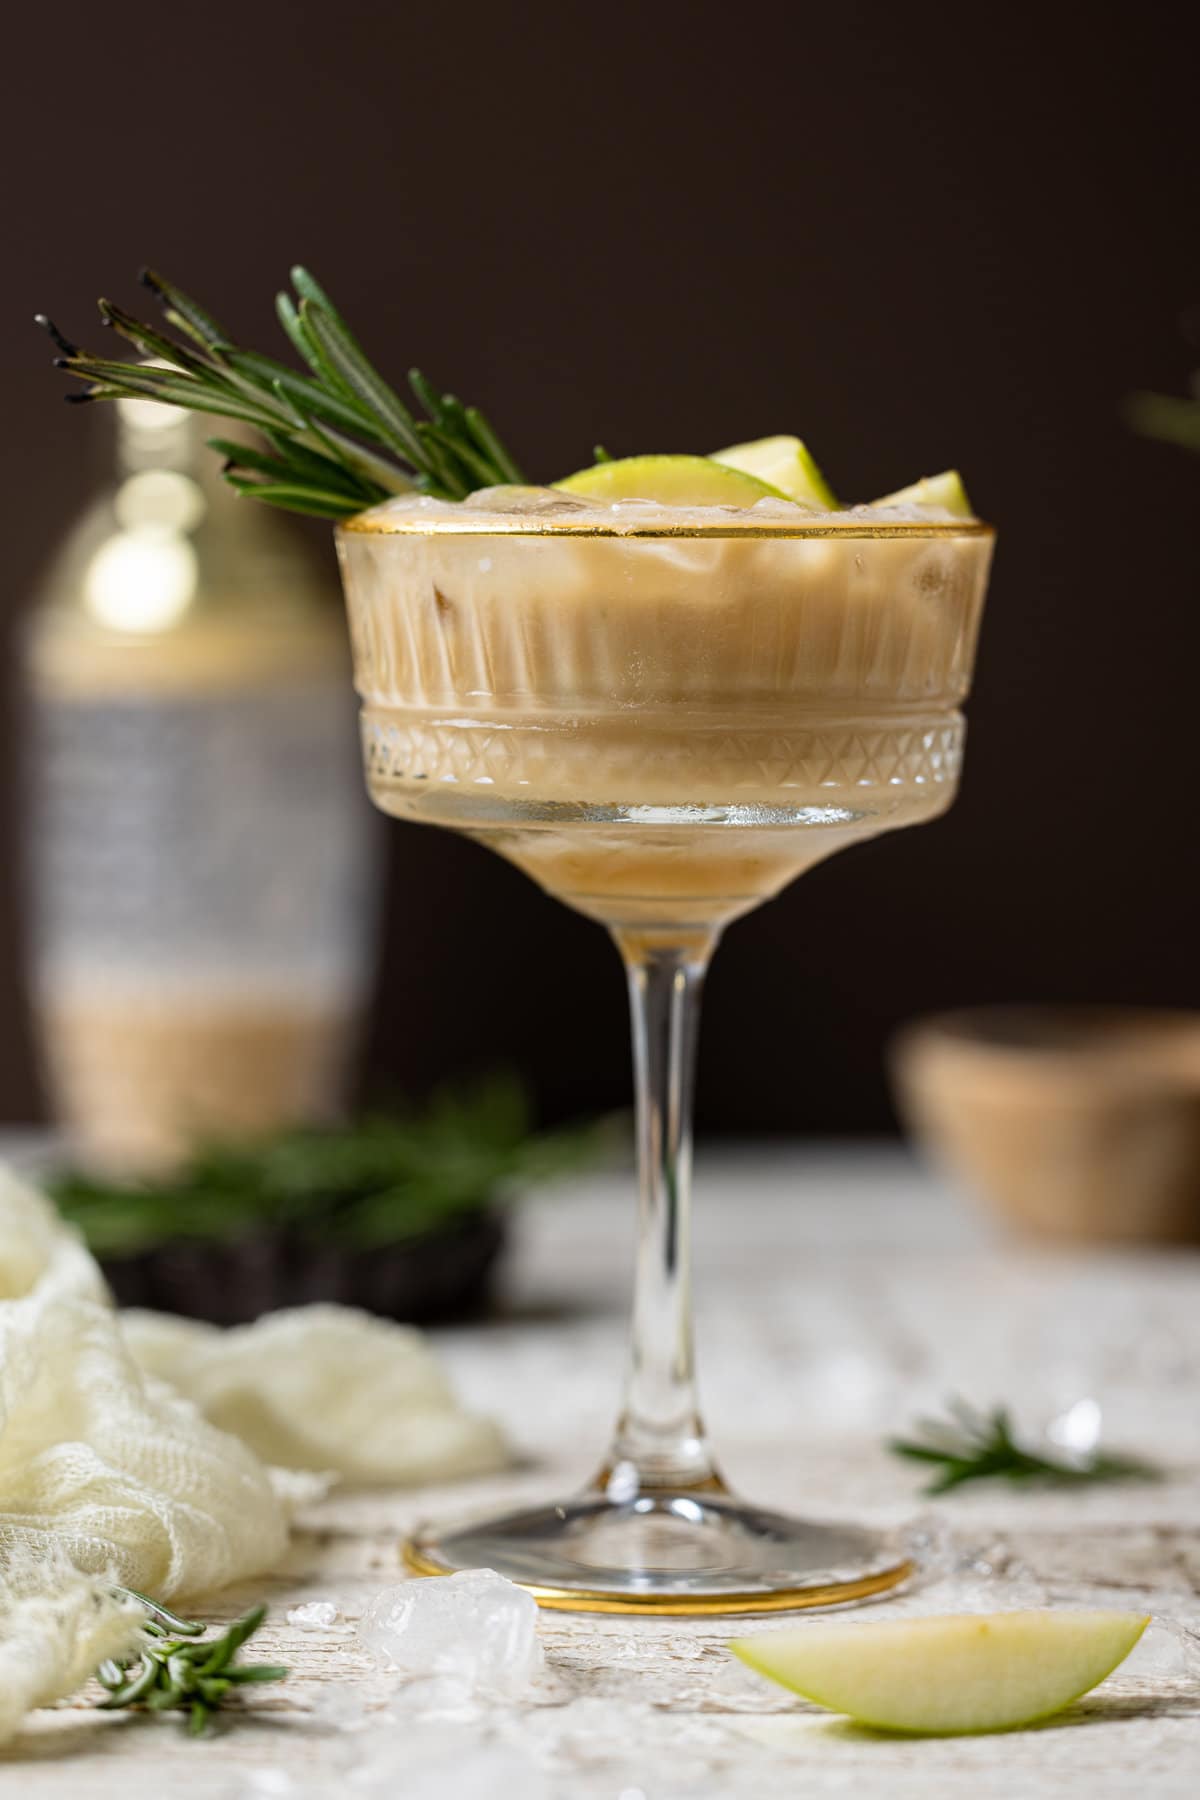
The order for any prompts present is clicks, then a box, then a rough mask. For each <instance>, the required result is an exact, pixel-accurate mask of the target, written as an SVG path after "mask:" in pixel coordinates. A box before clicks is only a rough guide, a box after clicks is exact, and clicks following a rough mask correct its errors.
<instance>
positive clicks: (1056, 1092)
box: [892, 1006, 1200, 1243]
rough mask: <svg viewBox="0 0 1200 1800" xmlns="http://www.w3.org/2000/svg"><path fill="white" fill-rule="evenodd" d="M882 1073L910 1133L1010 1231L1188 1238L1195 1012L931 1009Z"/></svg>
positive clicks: (1198, 1111)
mask: <svg viewBox="0 0 1200 1800" xmlns="http://www.w3.org/2000/svg"><path fill="white" fill-rule="evenodd" d="M892 1074H893V1084H894V1089H895V1094H896V1099H897V1103H898V1106H899V1109H900V1111H901V1113H902V1115H903V1116H904V1117H905V1118H906V1120H907V1121H908V1123H909V1124H910V1126H911V1127H912V1129H913V1131H914V1133H915V1135H916V1136H917V1138H918V1139H919V1140H920V1141H921V1142H922V1143H923V1144H924V1145H925V1146H926V1147H927V1148H928V1150H929V1151H930V1152H931V1154H932V1155H933V1156H934V1157H935V1158H936V1159H937V1160H938V1161H939V1162H940V1163H942V1164H943V1166H945V1167H946V1169H947V1170H948V1171H949V1173H951V1174H952V1175H954V1176H956V1177H958V1178H959V1179H960V1180H961V1181H963V1182H964V1183H965V1184H966V1185H967V1186H969V1187H970V1188H972V1189H973V1190H974V1191H975V1192H976V1193H978V1194H980V1195H982V1196H983V1197H984V1198H985V1199H986V1200H988V1201H989V1202H990V1203H991V1204H992V1205H993V1206H994V1207H995V1208H996V1210H997V1211H998V1212H999V1213H1001V1214H1002V1215H1003V1216H1004V1218H1006V1219H1007V1220H1008V1222H1009V1223H1010V1224H1012V1225H1014V1226H1016V1227H1017V1228H1018V1229H1020V1230H1022V1231H1025V1232H1027V1233H1030V1234H1033V1235H1035V1236H1038V1237H1043V1238H1055V1239H1060V1240H1064V1239H1065V1240H1074V1241H1077V1242H1079V1241H1092V1242H1100V1243H1119V1242H1123V1243H1138V1242H1141V1243H1154V1242H1160V1243H1161V1242H1175V1243H1180V1242H1197V1241H1200V1013H1194V1012H1168V1011H1142V1010H1138V1009H1121V1008H1111V1007H1103V1008H1102V1007H1051V1006H1046V1007H1035V1006H1030V1007H1016V1006H987V1007H979V1008H976V1009H973V1010H969V1011H964V1012H952V1013H942V1014H939V1015H936V1016H934V1017H932V1018H928V1019H921V1020H917V1021H916V1022H915V1023H914V1024H912V1025H910V1026H908V1027H907V1028H906V1029H905V1030H904V1031H902V1032H901V1033H900V1035H899V1036H898V1037H897V1039H896V1041H895V1043H894V1044H893V1046H892Z"/></svg>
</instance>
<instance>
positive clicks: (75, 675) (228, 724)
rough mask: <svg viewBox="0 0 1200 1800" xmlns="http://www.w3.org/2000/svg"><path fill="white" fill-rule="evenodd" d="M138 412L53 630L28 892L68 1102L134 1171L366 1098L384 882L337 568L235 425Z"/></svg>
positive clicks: (77, 551)
mask: <svg viewBox="0 0 1200 1800" xmlns="http://www.w3.org/2000/svg"><path fill="white" fill-rule="evenodd" d="M106 410H107V409H106ZM111 410H112V412H113V413H115V415H116V422H117V470H116V479H115V481H114V482H113V483H112V484H111V486H110V488H109V489H108V491H106V492H105V493H104V494H103V496H102V497H101V498H100V499H99V500H98V501H97V502H96V503H95V504H94V505H92V506H91V507H90V508H89V509H88V510H87V512H86V513H85V514H84V516H83V517H82V518H81V519H80V520H79V521H78V522H77V523H76V524H75V526H74V527H73V528H72V529H71V530H70V531H69V532H68V533H67V535H66V538H65V542H64V544H63V547H62V550H61V552H60V554H59V555H58V557H57V559H56V561H55V563H54V565H53V567H52V568H51V570H50V572H49V575H48V577H47V579H46V581H45V582H44V584H43V587H42V591H41V593H40V595H39V597H38V603H37V605H36V607H35V609H34V612H33V615H32V617H31V620H30V624H29V629H28V633H27V637H26V676H27V686H28V691H29V697H30V701H31V705H30V709H29V720H28V722H29V732H28V737H27V765H28V780H27V783H26V802H27V806H26V843H27V850H28V876H29V881H28V884H27V888H28V898H29V907H28V910H29V917H30V921H31V941H30V949H31V953H32V954H31V972H32V990H33V992H32V1000H33V1010H34V1021H35V1030H36V1032H37V1036H38V1040H39V1043H40V1049H41V1054H42V1061H43V1065H44V1074H45V1079H46V1081H47V1084H48V1088H49V1093H50V1099H51V1104H52V1106H53V1108H54V1111H55V1113H56V1115H57V1118H58V1120H59V1121H60V1123H61V1124H63V1125H64V1126H65V1127H66V1129H67V1131H68V1133H69V1135H70V1137H71V1138H72V1140H73V1147H74V1150H75V1152H76V1154H78V1155H80V1156H81V1157H83V1158H84V1159H85V1160H87V1161H90V1162H92V1163H94V1164H100V1165H104V1166H107V1167H110V1168H124V1169H128V1170H131V1171H134V1170H137V1169H149V1168H157V1167H162V1166H164V1165H167V1164H169V1163H170V1162H171V1161H172V1160H173V1159H174V1158H176V1157H177V1156H179V1155H180V1154H181V1153H182V1152H183V1151H185V1150H186V1149H187V1147H188V1146H189V1144H190V1143H192V1142H195V1141H197V1140H203V1139H204V1138H205V1137H209V1136H211V1137H221V1136H229V1135H241V1134H246V1133H253V1132H256V1131H260V1130H266V1129H269V1128H270V1127H272V1126H274V1125H276V1124H279V1123H283V1122H288V1121H292V1120H296V1119H312V1118H320V1117H322V1116H325V1115H329V1114H332V1113H335V1112H336V1111H337V1110H338V1109H339V1107H340V1105H341V1102H342V1100H343V1098H344V1087H345V1080H346V1075H347V1068H348V1063H349V1060H350V1057H351V1054H352V1051H353V1049H354V1046H355V1040H356V1036H357V1030H358V1027H359V1025H360V1022H361V1019H362V1014H363V1008H364V1002H365V999H366V992H367V987H368V983H369V979H370V976H371V974H372V972H373V966H372V965H373V952H374V941H375V932H374V929H373V927H374V917H373V911H374V909H373V903H372V895H373V893H374V892H375V891H376V889H377V887H378V882H377V880H376V868H375V858H376V838H375V833H374V825H373V821H372V819H371V817H370V815H369V811H368V808H367V806H366V804H365V802H364V800H363V797H362V794H361V791H360V790H361V782H360V779H359V768H358V751H357V744H356V733H355V728H354V719H353V711H352V707H351V706H350V704H349V703H348V700H347V692H348V686H347V679H346V677H347V669H348V652H347V648H346V643H345V627H344V622H343V618H342V614H341V608H340V605H339V604H338V602H337V593H336V585H335V583H334V582H333V581H332V579H330V580H329V581H328V582H327V581H326V580H324V579H323V578H322V576H321V574H320V573H319V571H318V569H317V568H316V567H315V565H314V564H313V562H312V560H311V558H310V557H309V556H308V555H307V553H306V550H305V547H304V546H303V545H302V544H301V543H300V542H298V540H297V538H296V536H295V534H294V530H293V529H292V528H290V527H289V524H288V522H287V521H286V520H284V519H282V518H280V517H279V516H278V515H275V514H272V513H270V512H269V511H268V510H267V508H265V507H263V506H261V505H258V504H256V503H254V502H251V501H245V500H239V499H238V498H236V496H234V495H233V494H232V493H231V492H230V491H229V489H228V488H227V487H226V486H225V484H224V483H223V481H222V479H221V476H220V470H219V465H218V462H217V459H216V457H215V456H214V455H213V454H212V452H211V451H209V450H208V449H207V448H206V447H205V445H204V438H205V436H207V435H209V431H210V429H211V425H212V422H211V421H208V420H205V419H198V418H196V417H195V416H193V415H191V414H188V413H186V412H183V411H182V410H178V409H175V408H168V407H161V406H158V405H154V404H151V403H148V402H142V401H126V400H122V401H118V402H116V403H115V405H114V406H113V408H112V409H111ZM219 425H220V427H221V429H222V430H225V435H229V433H228V431H227V430H226V429H225V428H226V425H227V422H226V421H220V422H219Z"/></svg>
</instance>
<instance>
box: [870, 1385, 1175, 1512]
mask: <svg viewBox="0 0 1200 1800" xmlns="http://www.w3.org/2000/svg"><path fill="white" fill-rule="evenodd" d="M947 1413H948V1415H949V1416H948V1417H947V1418H945V1419H919V1420H918V1421H917V1430H918V1431H919V1432H920V1433H921V1435H920V1436H919V1437H911V1438H892V1439H890V1440H889V1442H888V1449H889V1450H890V1451H891V1452H892V1454H893V1456H904V1457H907V1458H908V1459H909V1460H910V1461H912V1462H920V1463H927V1464H929V1465H930V1466H931V1467H932V1468H934V1469H936V1470H937V1471H938V1473H937V1474H936V1475H935V1476H934V1477H933V1479H932V1480H931V1481H930V1482H929V1483H928V1485H927V1486H926V1487H925V1488H923V1489H922V1492H923V1493H926V1494H930V1495H934V1494H947V1493H949V1492H950V1490H951V1489H952V1488H956V1487H961V1486H962V1485H963V1483H964V1482H967V1481H987V1480H993V1479H997V1478H999V1479H1002V1480H1005V1481H1054V1482H1063V1483H1074V1484H1079V1483H1082V1482H1092V1481H1129V1480H1142V1481H1152V1480H1156V1479H1157V1477H1158V1475H1159V1473H1160V1471H1159V1470H1158V1469H1157V1468H1155V1467H1154V1465H1153V1464H1151V1463H1147V1462H1142V1461H1140V1460H1139V1459H1138V1458H1137V1457H1132V1456H1115V1455H1110V1454H1108V1453H1107V1452H1104V1451H1100V1450H1095V1451H1093V1452H1091V1453H1089V1454H1088V1455H1087V1456H1086V1457H1083V1458H1079V1459H1073V1460H1068V1459H1067V1458H1065V1457H1064V1458H1058V1457H1053V1456H1050V1455H1048V1454H1046V1453H1045V1452H1043V1451H1039V1450H1031V1449H1028V1448H1027V1447H1026V1446H1024V1445H1022V1444H1021V1443H1019V1442H1018V1441H1017V1438H1016V1436H1015V1433H1014V1429H1013V1424H1012V1418H1011V1415H1010V1413H1009V1410H1008V1408H1007V1407H1004V1406H996V1407H993V1408H992V1410H991V1411H990V1412H986V1413H985V1412H979V1411H978V1410H977V1409H976V1408H975V1407H973V1406H969V1405H968V1404H967V1402H966V1401H965V1400H958V1399H953V1400H950V1401H948V1402H947Z"/></svg>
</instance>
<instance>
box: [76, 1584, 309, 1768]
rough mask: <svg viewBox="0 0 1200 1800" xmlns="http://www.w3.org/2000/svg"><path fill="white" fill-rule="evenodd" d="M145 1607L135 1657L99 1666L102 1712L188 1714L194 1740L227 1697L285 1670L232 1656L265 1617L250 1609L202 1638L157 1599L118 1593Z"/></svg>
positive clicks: (192, 1623) (126, 1591)
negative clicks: (128, 1708)
mask: <svg viewBox="0 0 1200 1800" xmlns="http://www.w3.org/2000/svg"><path fill="white" fill-rule="evenodd" d="M117 1592H118V1593H119V1594H120V1595H122V1596H125V1595H128V1597H129V1598H130V1599H132V1600H136V1601H137V1602H138V1604H139V1605H140V1606H144V1607H145V1608H146V1618H145V1620H144V1621H143V1624H142V1636H143V1639H144V1642H143V1644H142V1646H141V1647H140V1649H139V1650H138V1652H137V1654H136V1655H135V1656H132V1657H126V1658H124V1659H122V1660H117V1659H115V1658H109V1659H108V1660H107V1661H106V1662H103V1663H101V1665H100V1667H99V1668H98V1669H97V1671H96V1678H97V1680H98V1681H99V1682H100V1684H101V1686H102V1687H105V1688H107V1689H108V1698H107V1699H106V1700H101V1701H100V1703H99V1704H100V1705H101V1706H102V1707H104V1708H106V1709H108V1710H110V1711H111V1710H113V1709H115V1708H119V1707H126V1706H144V1707H145V1708H146V1709H147V1710H148V1711H150V1712H165V1711H167V1710H169V1709H172V1708H178V1709H180V1710H182V1711H184V1712H186V1713H187V1714H188V1730H189V1731H190V1732H191V1733H192V1735H193V1736H194V1737H198V1736H199V1735H200V1733H201V1732H202V1731H203V1730H204V1729H205V1727H206V1726H207V1724H208V1722H209V1720H210V1719H211V1717H212V1715H213V1713H215V1712H216V1711H217V1710H218V1709H219V1708H220V1707H221V1706H222V1705H223V1704H224V1702H225V1700H226V1699H227V1698H228V1696H229V1695H230V1694H232V1693H234V1692H236V1691H237V1689H239V1688H241V1687H244V1686H245V1685H246V1683H247V1682H258V1681H282V1680H283V1678H284V1676H285V1675H286V1674H287V1672H288V1671H287V1670H286V1669H285V1668H282V1667H280V1666H279V1665H278V1664H276V1663H240V1662H238V1661H237V1654H238V1651H239V1650H240V1649H241V1647H242V1645H243V1644H244V1643H245V1642H246V1640H247V1639H248V1638H251V1637H253V1635H254V1633H255V1632H256V1631H257V1630H258V1628H259V1626H260V1625H261V1624H262V1622H263V1620H264V1619H265V1618H266V1616H267V1609H266V1607H265V1606H255V1607H253V1608H252V1609H251V1610H250V1611H249V1612H248V1613H246V1615H245V1616H244V1617H243V1618H241V1619H237V1620H235V1622H234V1623H233V1624H232V1625H230V1626H229V1627H228V1629H227V1630H225V1631H223V1632H221V1634H220V1635H219V1636H218V1637H212V1638H206V1637H205V1636H204V1635H203V1634H204V1626H203V1625H201V1624H198V1623H197V1622H196V1620H194V1619H181V1618H179V1617H178V1616H177V1615H176V1614H175V1613H173V1612H170V1611H169V1610H168V1608H167V1607H165V1606H163V1605H162V1604H161V1603H160V1602H159V1601H157V1600H151V1599H149V1598H148V1597H147V1596H146V1595H145V1594H139V1593H136V1592H135V1591H134V1590H133V1589H132V1588H119V1589H118V1590H117Z"/></svg>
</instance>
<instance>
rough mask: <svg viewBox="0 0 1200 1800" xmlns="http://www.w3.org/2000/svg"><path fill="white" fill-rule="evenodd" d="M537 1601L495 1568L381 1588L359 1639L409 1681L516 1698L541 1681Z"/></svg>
mask: <svg viewBox="0 0 1200 1800" xmlns="http://www.w3.org/2000/svg"><path fill="white" fill-rule="evenodd" d="M537 1616H538V1609H537V1602H536V1601H535V1600H534V1598H533V1596H532V1595H531V1594H527V1593H526V1592H525V1590H524V1589H523V1588H519V1587H517V1586H516V1584H515V1583H514V1582H511V1581H508V1580H506V1579H505V1577H504V1576H503V1575H497V1574H496V1573H495V1571H494V1570H493V1569H464V1570H463V1571H461V1572H460V1573H459V1574H457V1575H443V1576H438V1577H437V1578H436V1579H433V1580H428V1579H427V1580H410V1581H405V1582H402V1583H400V1585H399V1586H397V1587H390V1588H384V1589H383V1591H382V1592H381V1593H378V1594H376V1595H375V1597H374V1599H372V1600H371V1601H370V1602H369V1603H368V1605H367V1607H366V1610H365V1611H364V1613H363V1616H362V1618H361V1619H360V1621H359V1625H358V1635H359V1638H360V1640H361V1641H362V1643H363V1644H364V1645H365V1647H366V1648H367V1649H368V1650H369V1651H370V1652H371V1653H372V1655H373V1656H376V1657H378V1658H379V1660H380V1661H381V1662H384V1663H387V1664H390V1665H391V1666H392V1667H393V1668H395V1669H398V1670H400V1671H401V1673H403V1674H405V1675H409V1676H421V1677H428V1676H444V1677H448V1678H449V1679H450V1680H451V1681H452V1682H454V1683H456V1684H461V1685H462V1687H463V1688H464V1689H466V1690H468V1691H470V1690H478V1691H480V1692H484V1693H489V1694H496V1695H502V1696H505V1697H507V1698H514V1697H516V1696H518V1695H520V1694H523V1693H524V1692H525V1691H526V1690H527V1689H528V1687H529V1686H530V1684H531V1682H532V1681H533V1680H534V1679H535V1678H536V1677H537V1676H538V1675H540V1674H541V1672H542V1670H543V1668H544V1666H545V1655H544V1652H543V1650H542V1646H541V1642H540V1640H539V1638H538V1635H537Z"/></svg>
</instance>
